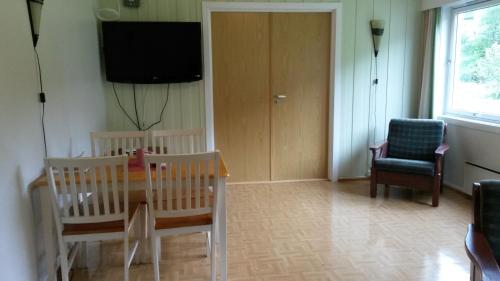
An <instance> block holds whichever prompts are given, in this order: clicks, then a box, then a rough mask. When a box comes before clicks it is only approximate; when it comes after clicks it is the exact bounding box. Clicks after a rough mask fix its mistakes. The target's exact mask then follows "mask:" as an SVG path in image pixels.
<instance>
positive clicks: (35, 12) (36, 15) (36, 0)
mask: <svg viewBox="0 0 500 281" xmlns="http://www.w3.org/2000/svg"><path fill="white" fill-rule="evenodd" d="M26 1H27V4H28V15H29V19H30V26H31V36H32V37H33V46H36V43H37V42H38V36H39V34H40V33H39V32H40V19H41V16H42V7H43V0H26Z"/></svg>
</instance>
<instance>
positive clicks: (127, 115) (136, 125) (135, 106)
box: [112, 83, 170, 131]
mask: <svg viewBox="0 0 500 281" xmlns="http://www.w3.org/2000/svg"><path fill="white" fill-rule="evenodd" d="M112 86H113V92H114V94H115V98H116V101H117V103H118V106H119V107H120V109H121V111H122V112H123V113H124V114H125V116H126V117H127V119H128V120H129V121H130V122H131V123H132V124H133V125H134V126H135V127H136V128H137V130H139V131H147V130H149V129H151V128H152V127H153V126H155V125H157V124H159V123H161V122H162V121H163V113H164V112H165V109H166V107H167V104H168V100H169V97H170V84H167V98H166V100H165V102H164V103H163V106H162V109H161V112H160V117H159V119H158V120H157V121H155V122H153V123H152V124H151V125H149V126H147V127H145V128H144V127H143V126H141V123H140V122H141V121H140V119H139V111H138V110H137V93H136V92H137V91H136V88H135V84H132V92H133V96H134V111H135V117H136V120H134V119H133V118H132V117H131V116H130V114H129V113H128V112H127V110H126V109H125V108H124V107H123V105H122V104H121V102H120V99H119V98H118V93H117V91H116V87H115V83H112Z"/></svg>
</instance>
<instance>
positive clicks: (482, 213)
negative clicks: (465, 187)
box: [473, 180, 500, 261]
mask: <svg viewBox="0 0 500 281" xmlns="http://www.w3.org/2000/svg"><path fill="white" fill-rule="evenodd" d="M473 198H474V227H475V228H476V229H478V230H479V231H481V232H482V233H483V234H484V236H485V237H486V240H488V243H489V244H490V247H491V250H492V251H493V254H494V255H495V258H496V260H497V261H498V260H500V181H499V180H483V181H481V182H480V183H479V185H477V184H476V185H475V186H474V193H473Z"/></svg>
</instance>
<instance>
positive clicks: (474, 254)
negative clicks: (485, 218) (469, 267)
mask: <svg viewBox="0 0 500 281" xmlns="http://www.w3.org/2000/svg"><path fill="white" fill-rule="evenodd" d="M465 251H466V252H467V255H468V256H469V258H470V260H471V262H472V263H473V264H474V265H475V266H477V267H478V268H479V269H480V270H481V274H482V276H483V280H484V281H489V280H491V281H493V280H500V267H498V264H497V261H496V260H495V257H494V255H493V251H492V250H491V248H490V246H489V244H488V240H486V237H484V235H483V234H482V233H481V232H479V231H476V230H475V229H474V225H472V224H469V227H468V229H467V235H466V236H465Z"/></svg>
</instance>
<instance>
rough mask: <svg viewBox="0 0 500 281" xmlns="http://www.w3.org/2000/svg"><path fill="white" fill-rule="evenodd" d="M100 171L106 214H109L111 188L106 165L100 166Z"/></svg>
mask: <svg viewBox="0 0 500 281" xmlns="http://www.w3.org/2000/svg"><path fill="white" fill-rule="evenodd" d="M99 172H100V175H101V186H102V201H103V203H104V214H105V215H109V214H110V211H109V188H108V175H107V174H106V167H105V166H104V165H101V166H100V167H99Z"/></svg>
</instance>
